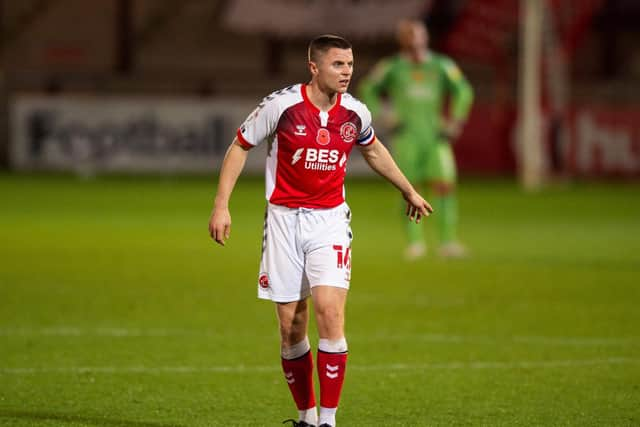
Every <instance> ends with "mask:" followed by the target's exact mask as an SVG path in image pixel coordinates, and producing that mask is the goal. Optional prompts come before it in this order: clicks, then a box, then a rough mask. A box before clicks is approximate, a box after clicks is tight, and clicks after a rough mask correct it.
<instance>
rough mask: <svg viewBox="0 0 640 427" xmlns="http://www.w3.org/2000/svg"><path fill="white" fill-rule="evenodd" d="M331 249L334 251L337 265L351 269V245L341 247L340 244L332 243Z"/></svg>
mask: <svg viewBox="0 0 640 427" xmlns="http://www.w3.org/2000/svg"><path fill="white" fill-rule="evenodd" d="M333 250H334V251H336V256H337V267H338V268H346V269H347V270H348V271H349V270H351V247H347V248H344V249H343V246H342V245H333Z"/></svg>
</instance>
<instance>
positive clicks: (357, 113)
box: [237, 84, 375, 208]
mask: <svg viewBox="0 0 640 427" xmlns="http://www.w3.org/2000/svg"><path fill="white" fill-rule="evenodd" d="M237 135H238V141H239V142H240V144H242V146H244V147H245V148H252V147H255V146H257V145H259V144H261V143H262V142H264V141H267V142H268V143H269V149H268V154H267V162H266V163H267V164H266V179H265V184H266V197H267V200H268V201H269V202H271V203H273V204H276V205H282V206H287V207H290V208H299V207H304V208H332V207H335V206H338V205H339V204H341V203H342V202H344V177H345V171H346V167H347V159H348V158H349V154H350V153H351V149H352V148H353V145H354V144H358V145H363V146H364V145H369V144H371V143H372V142H373V141H374V139H375V134H374V131H373V128H372V127H371V113H370V112H369V110H368V109H367V107H366V106H365V105H364V104H363V103H361V102H360V101H358V100H357V99H355V98H354V97H353V96H351V95H349V94H348V93H345V94H343V95H341V94H338V96H337V101H336V104H335V105H334V106H333V107H332V108H331V110H329V111H320V110H319V109H318V108H316V106H315V105H313V104H312V103H311V101H309V98H308V97H307V86H306V85H304V84H297V85H294V86H289V87H287V88H285V89H281V90H279V91H276V92H273V93H272V94H270V95H269V96H267V97H266V98H264V99H263V101H262V103H260V105H258V107H257V108H256V109H255V110H254V111H253V112H252V113H251V114H250V115H249V117H248V118H247V120H245V122H244V123H243V124H242V126H240V128H239V129H238V133H237Z"/></svg>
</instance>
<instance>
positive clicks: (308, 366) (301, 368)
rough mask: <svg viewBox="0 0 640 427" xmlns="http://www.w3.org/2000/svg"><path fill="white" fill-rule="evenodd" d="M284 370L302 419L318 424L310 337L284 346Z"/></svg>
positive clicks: (282, 352) (282, 351) (282, 353)
mask: <svg viewBox="0 0 640 427" xmlns="http://www.w3.org/2000/svg"><path fill="white" fill-rule="evenodd" d="M280 354H281V356H282V370H283V371H284V377H285V380H286V381H287V384H288V385H289V390H290V391H291V395H292V396H293V400H294V401H295V402H296V407H297V408H298V412H299V414H300V421H305V422H307V423H309V424H312V425H316V422H317V413H316V398H315V393H314V391H313V357H312V355H311V346H310V345H309V338H307V337H305V339H304V340H302V341H301V342H299V343H297V344H294V345H293V346H291V347H282V348H281V352H280Z"/></svg>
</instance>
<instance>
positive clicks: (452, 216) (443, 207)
mask: <svg viewBox="0 0 640 427" xmlns="http://www.w3.org/2000/svg"><path fill="white" fill-rule="evenodd" d="M434 202H435V203H434V204H435V206H434V209H435V211H436V212H438V215H436V218H437V221H436V223H437V227H438V237H439V239H440V243H449V242H455V241H456V237H457V236H456V228H457V225H458V200H457V198H456V195H455V193H449V194H446V195H444V196H437V197H436V198H435V200H434Z"/></svg>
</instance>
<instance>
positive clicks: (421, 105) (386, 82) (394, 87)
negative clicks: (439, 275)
mask: <svg viewBox="0 0 640 427" xmlns="http://www.w3.org/2000/svg"><path fill="white" fill-rule="evenodd" d="M398 42H399V44H400V48H401V51H400V53H399V54H398V55H396V56H394V57H391V58H387V59H383V60H382V61H381V62H380V63H379V64H378V65H377V66H376V67H375V68H374V69H373V71H372V72H371V73H370V74H369V75H368V76H366V77H365V78H364V80H363V81H362V83H361V85H360V96H361V99H362V101H363V102H364V103H365V104H366V105H367V106H368V107H369V109H370V110H371V113H372V114H373V116H374V118H378V119H380V120H382V121H384V122H386V124H387V127H388V128H390V129H391V130H392V132H393V136H392V142H393V149H394V158H395V159H396V162H397V163H398V166H400V169H402V172H404V174H405V175H406V176H407V178H408V179H409V180H410V181H411V183H412V184H413V185H414V186H418V187H420V186H428V187H430V189H431V190H432V191H433V192H434V197H435V198H434V202H435V203H434V210H435V212H436V213H437V214H436V216H435V218H437V220H436V224H437V228H438V235H439V241H440V247H439V249H438V254H439V255H441V256H443V257H462V256H464V255H466V249H465V247H464V246H463V245H462V244H461V243H460V242H459V241H458V240H457V236H456V227H457V220H458V207H457V201H456V196H455V185H456V165H455V159H454V157H453V150H452V148H451V143H453V141H454V140H455V139H456V138H457V137H458V135H459V134H460V131H461V130H462V126H463V124H464V122H465V120H466V118H467V115H468V113H469V109H470V107H471V103H472V101H473V89H472V88H471V86H470V85H469V83H468V82H467V80H466V79H465V77H464V76H463V75H462V73H461V72H460V70H459V69H458V67H457V66H456V64H455V63H454V62H453V61H452V60H451V59H449V58H447V57H446V56H443V55H439V54H436V53H434V52H432V51H430V50H429V49H428V34H427V29H426V26H425V25H424V24H423V23H422V22H420V21H413V20H411V21H402V22H400V24H399V25H398ZM383 99H387V100H388V101H389V106H390V110H391V111H390V112H388V113H387V114H384V113H383V111H382V110H383V108H382V101H383ZM447 101H448V103H447ZM446 105H448V111H447V108H445V106H446ZM421 226H422V224H416V223H413V222H408V223H407V235H408V240H409V245H408V247H407V251H406V257H407V258H408V259H416V258H419V257H421V256H424V255H425V253H426V245H425V243H424V236H423V230H422V227H421Z"/></svg>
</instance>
